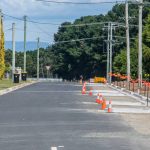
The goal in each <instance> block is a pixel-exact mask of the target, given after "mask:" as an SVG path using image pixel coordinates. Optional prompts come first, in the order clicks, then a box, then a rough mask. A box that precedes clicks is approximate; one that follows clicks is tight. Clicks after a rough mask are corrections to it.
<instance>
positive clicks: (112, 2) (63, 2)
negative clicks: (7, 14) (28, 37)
mask: <svg viewBox="0 0 150 150" xmlns="http://www.w3.org/2000/svg"><path fill="white" fill-rule="evenodd" d="M36 1H40V2H48V3H56V4H75V5H97V4H114V3H125V1H108V2H107V1H99V2H71V1H56V0H36Z"/></svg>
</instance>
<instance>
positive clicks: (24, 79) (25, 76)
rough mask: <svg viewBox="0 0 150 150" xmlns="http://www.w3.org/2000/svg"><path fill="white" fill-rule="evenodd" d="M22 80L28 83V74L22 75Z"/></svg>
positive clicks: (23, 73)
mask: <svg viewBox="0 0 150 150" xmlns="http://www.w3.org/2000/svg"><path fill="white" fill-rule="evenodd" d="M21 79H22V81H27V73H26V72H22V73H21Z"/></svg>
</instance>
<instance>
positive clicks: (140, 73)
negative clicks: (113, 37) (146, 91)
mask: <svg viewBox="0 0 150 150" xmlns="http://www.w3.org/2000/svg"><path fill="white" fill-rule="evenodd" d="M142 11H143V0H139V55H138V66H139V68H138V79H139V80H138V83H139V88H141V86H142Z"/></svg>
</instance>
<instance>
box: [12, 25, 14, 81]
mask: <svg viewBox="0 0 150 150" xmlns="http://www.w3.org/2000/svg"><path fill="white" fill-rule="evenodd" d="M14 73H15V23H13V24H12V80H14Z"/></svg>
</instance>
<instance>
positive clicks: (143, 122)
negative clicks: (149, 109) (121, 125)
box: [121, 114, 150, 135]
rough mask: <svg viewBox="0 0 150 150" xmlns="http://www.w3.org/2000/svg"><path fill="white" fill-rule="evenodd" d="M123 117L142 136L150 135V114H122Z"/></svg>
mask: <svg viewBox="0 0 150 150" xmlns="http://www.w3.org/2000/svg"><path fill="white" fill-rule="evenodd" d="M121 116H122V118H123V119H124V120H125V121H126V122H127V123H128V124H129V125H130V126H131V127H133V128H134V129H135V130H136V131H137V132H139V133H140V134H143V135H150V114H121Z"/></svg>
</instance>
